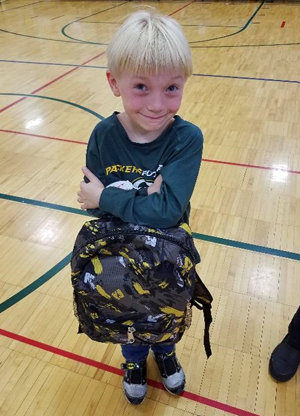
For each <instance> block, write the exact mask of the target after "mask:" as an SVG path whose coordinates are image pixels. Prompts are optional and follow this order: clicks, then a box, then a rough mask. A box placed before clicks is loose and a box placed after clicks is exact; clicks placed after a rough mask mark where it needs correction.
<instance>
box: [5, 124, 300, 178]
mask: <svg viewBox="0 0 300 416" xmlns="http://www.w3.org/2000/svg"><path fill="white" fill-rule="evenodd" d="M0 132H3V133H12V134H20V135H23V136H31V137H37V138H40V139H48V140H57V141H59V142H66V143H75V144H83V145H85V146H86V145H87V142H81V141H79V140H70V139H60V138H58V137H51V136H43V135H41V134H33V133H23V132H21V131H15V130H4V129H0ZM202 161H203V162H209V163H219V164H222V165H232V166H240V167H244V168H253V169H264V170H276V171H280V172H287V173H294V174H296V175H299V174H300V171H298V170H291V169H282V168H275V167H271V166H261V165H249V164H247V163H235V162H225V161H224V160H214V159H204V158H203V159H202Z"/></svg>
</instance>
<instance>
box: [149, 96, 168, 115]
mask: <svg viewBox="0 0 300 416" xmlns="http://www.w3.org/2000/svg"><path fill="white" fill-rule="evenodd" d="M163 108H164V100H163V98H162V96H161V94H152V95H151V97H149V101H148V103H147V109H148V110H149V111H152V112H154V113H159V112H161V111H162V109H163Z"/></svg>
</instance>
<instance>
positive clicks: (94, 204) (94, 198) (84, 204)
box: [77, 167, 104, 209]
mask: <svg viewBox="0 0 300 416" xmlns="http://www.w3.org/2000/svg"><path fill="white" fill-rule="evenodd" d="M82 172H83V173H84V175H85V176H86V177H87V178H88V180H89V181H90V182H89V183H86V182H84V181H82V182H81V183H80V191H79V192H77V195H78V198H77V201H78V202H80V204H81V205H80V207H81V209H94V208H99V201H100V196H101V194H102V191H103V189H104V185H103V183H102V182H101V181H100V179H98V178H97V176H95V175H94V174H93V173H92V172H91V171H90V170H89V169H88V168H86V167H84V168H82Z"/></svg>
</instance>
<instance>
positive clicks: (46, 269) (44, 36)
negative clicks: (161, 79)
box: [0, 0, 300, 416]
mask: <svg viewBox="0 0 300 416" xmlns="http://www.w3.org/2000/svg"><path fill="white" fill-rule="evenodd" d="M147 4H150V5H154V6H155V7H156V8H157V10H159V11H160V12H162V13H165V14H168V15H172V16H173V17H174V18H176V19H178V21H179V22H180V23H181V24H182V25H183V27H184V30H185V32H186V34H187V37H188V39H189V41H190V42H191V47H192V51H193V57H194V75H193V76H192V77H191V79H190V80H189V81H188V84H187V87H186V92H185V97H184V103H183V105H182V108H181V110H180V115H181V116H182V117H184V118H186V119H188V120H190V121H191V122H193V123H195V124H197V125H199V126H200V127H201V128H202V130H203V133H204V136H205V149H204V160H203V163H202V167H201V172H200V175H199V178H198V182H197V186H196V189H195V193H194V195H193V198H192V216H191V224H192V227H193V231H194V232H195V241H196V244H197V247H198V248H199V250H200V252H201V255H202V263H201V265H200V266H199V272H200V274H201V276H202V278H203V279H204V281H205V282H206V284H207V285H208V287H209V288H210V290H211V292H212V294H213V296H214V304H213V316H214V322H213V327H212V331H211V337H212V347H213V356H212V357H211V358H210V359H209V360H208V361H207V360H206V357H205V353H204V350H203V347H202V333H203V319H202V315H200V314H198V313H196V312H195V313H194V320H193V325H192V327H191V329H190V330H189V331H188V332H187V335H186V336H185V337H184V339H183V340H182V342H180V343H179V344H178V349H177V351H178V355H179V357H180V360H181V363H182V365H183V366H184V368H185V371H186V374H187V387H186V392H185V393H184V395H183V396H182V397H175V396H170V395H169V394H168V393H166V392H165V391H164V390H163V389H162V387H161V384H160V383H159V378H158V373H157V369H156V367H155V363H154V362H153V360H152V358H149V378H150V381H149V391H148V396H147V400H146V401H145V402H144V404H143V405H141V406H140V407H134V406H131V405H130V404H128V403H127V402H126V401H125V399H124V398H123V393H122V389H121V382H122V377H121V371H120V370H119V366H120V363H121V362H122V358H121V355H120V352H119V348H118V347H115V346H113V345H106V344H97V343H94V342H92V341H90V340H89V339H87V337H85V336H84V335H81V336H79V335H77V333H76V331H77V323H76V320H75V318H74V316H73V309H72V290H71V285H70V270H69V265H68V262H69V259H70V252H71V250H72V246H73V243H74V240H75V236H76V234H77V232H78V231H79V229H80V227H81V225H82V224H83V222H84V221H85V220H86V219H87V218H88V217H86V216H84V215H83V214H84V213H83V212H82V211H80V210H79V206H78V204H77V202H76V198H77V196H76V192H77V190H78V185H79V182H80V181H81V166H82V165H83V164H84V160H85V150H86V142H87V140H88V138H89V134H90V132H91V131H92V129H93V127H94V126H95V124H96V123H98V122H99V120H101V119H102V118H103V117H107V116H109V115H110V114H111V113H112V111H114V110H120V109H121V104H120V101H118V100H117V99H116V98H114V97H113V96H112V94H111V93H110V90H109V88H108V86H107V83H106V80H105V67H106V55H105V51H106V47H107V43H108V42H109V40H110V38H111V36H112V33H113V32H114V31H115V29H116V28H117V27H118V25H119V24H120V21H121V20H122V18H123V17H124V16H125V15H126V14H128V13H130V12H132V11H133V10H136V7H137V6H140V5H147ZM299 21H300V4H297V3H296V2H267V1H262V2H253V1H252V2H248V1H240V2H238V1H227V2H225V1H224V2H223V1H218V2H214V1H203V2H197V1H186V2H185V1H178V2H177V1H176V2H175V1H169V2H166V1H160V2H147V1H143V2H135V1H134V2H126V1H121V0H120V1H47V0H41V1H34V0H27V1H26V0H1V1H0V260H1V263H0V264H1V268H0V302H1V304H0V312H1V314H0V334H1V336H0V414H1V416H4V415H5V416H23V415H26V416H42V415H45V416H50V415H55V416H62V415H66V416H92V415H95V416H101V415H105V416H107V415H120V416H121V415H126V416H131V415H132V416H138V415H145V416H189V415H199V416H221V415H224V416H225V415H226V416H228V415H240V416H254V415H259V416H297V415H299V414H300V376H299V375H298V376H297V375H296V377H294V378H293V379H292V380H291V381H289V382H288V383H282V384H280V383H276V382H275V381H273V380H272V379H271V377H270V376H269V374H268V361H269V357H270V354H271V352H272V350H273V349H274V347H275V346H276V345H277V343H278V342H280V341H281V339H282V338H283V337H284V335H285V334H286V331H287V326H288V323H289V321H290V320H291V318H292V316H293V314H294V312H295V311H296V309H297V307H298V306H299V304H300V279H299V276H300V121H299V111H300V89H299V88H300V85H299V84H300V26H299ZM187 174H188V166H187Z"/></svg>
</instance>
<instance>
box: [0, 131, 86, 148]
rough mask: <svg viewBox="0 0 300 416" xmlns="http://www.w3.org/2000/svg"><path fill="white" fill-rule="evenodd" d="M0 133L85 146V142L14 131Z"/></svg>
mask: <svg viewBox="0 0 300 416" xmlns="http://www.w3.org/2000/svg"><path fill="white" fill-rule="evenodd" d="M1 131H2V132H3V133H12V134H21V135H23V136H31V137H38V138H40V139H48V140H57V141H59V142H67V143H76V144H85V145H87V142H80V141H79V140H69V139H60V138H58V137H50V136H42V135H41V134H33V133H22V132H21V131H14V130H4V129H0V132H1Z"/></svg>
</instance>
